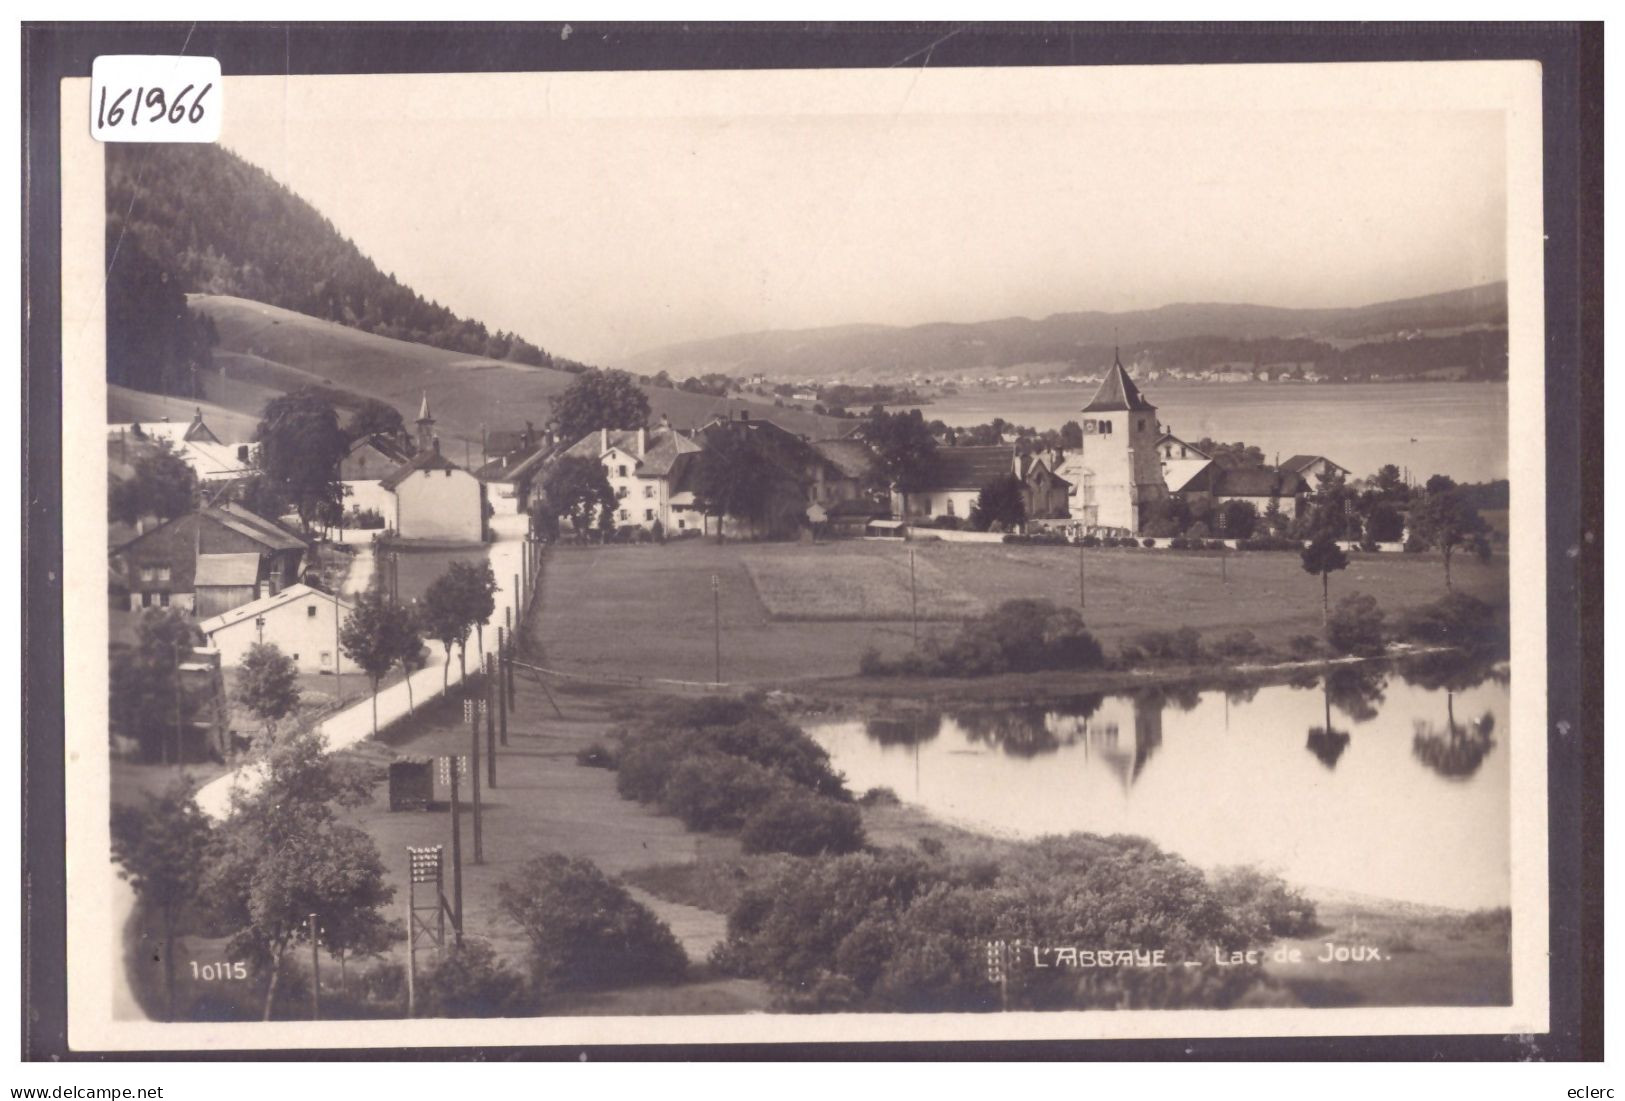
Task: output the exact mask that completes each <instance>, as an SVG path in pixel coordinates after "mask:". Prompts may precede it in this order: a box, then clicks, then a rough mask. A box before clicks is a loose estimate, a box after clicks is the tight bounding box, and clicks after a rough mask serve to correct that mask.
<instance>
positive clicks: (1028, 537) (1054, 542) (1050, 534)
mask: <svg viewBox="0 0 1625 1101" xmlns="http://www.w3.org/2000/svg"><path fill="white" fill-rule="evenodd" d="M1003 541H1004V542H1006V543H1013V544H1015V545H1017V546H1024V547H1064V546H1066V545H1067V539H1066V536H1065V535H1062V534H1061V533H1060V532H1058V531H1034V532H1029V533H1027V534H1025V535H1006V536H1005V537H1004V540H1003Z"/></svg>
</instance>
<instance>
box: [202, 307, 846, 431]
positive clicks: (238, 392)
mask: <svg viewBox="0 0 1625 1101" xmlns="http://www.w3.org/2000/svg"><path fill="white" fill-rule="evenodd" d="M189 302H190V305H191V307H192V309H193V310H195V311H196V312H197V313H199V314H200V315H202V316H204V317H207V318H208V319H209V321H210V322H211V323H212V324H213V326H214V330H215V332H216V333H217V334H218V339H219V342H218V344H217V345H216V346H215V348H214V352H213V360H214V363H215V366H216V370H215V371H214V372H204V373H201V374H200V382H201V384H202V387H203V390H204V393H203V395H202V396H203V397H204V398H206V399H208V400H209V401H211V402H214V403H217V404H219V405H221V406H224V407H226V408H228V409H232V410H236V411H238V412H241V413H244V414H248V415H251V416H254V417H255V418H256V419H257V418H258V415H259V411H260V410H261V409H262V408H263V407H264V405H265V401H266V400H267V399H268V398H269V397H271V396H274V395H275V394H278V393H284V392H286V391H289V390H295V389H298V388H299V387H301V386H312V385H314V386H331V387H335V388H337V389H339V390H343V391H347V392H349V393H353V394H357V395H360V396H362V397H371V398H377V399H379V400H380V401H384V402H386V403H388V404H390V405H392V406H394V407H395V408H396V409H399V410H400V411H401V415H402V416H403V417H404V418H405V419H406V421H407V423H408V424H410V423H411V422H412V421H413V419H415V418H416V416H417V413H418V405H419V402H420V401H421V400H422V396H423V394H424V393H427V394H428V396H429V404H430V407H431V408H432V409H433V411H434V415H435V418H436V422H437V423H436V426H435V427H436V431H438V432H439V433H440V435H441V436H442V437H444V438H446V439H448V440H462V441H467V442H469V443H470V444H471V445H473V446H474V447H475V448H478V446H479V441H480V438H481V433H482V430H484V429H513V428H520V427H523V426H524V423H525V421H527V420H529V421H532V422H533V423H534V424H536V425H537V426H538V427H540V426H541V425H543V424H545V423H546V422H547V420H548V418H549V417H550V416H551V408H550V404H549V399H551V398H552V397H553V395H555V394H558V393H559V392H561V391H562V390H563V389H564V388H565V387H567V386H568V385H570V382H571V381H572V380H573V379H574V377H575V376H574V375H573V374H571V373H570V372H567V371H562V370H554V369H550V368H546V367H529V366H524V365H522V364H516V363H513V362H510V361H506V360H495V359H486V358H484V357H479V356H469V355H467V354H464V353H460V352H455V351H448V350H446V349H442V348H432V347H429V346H427V345H424V344H415V343H412V342H409V341H404V340H395V339H392V338H389V337H383V336H378V335H376V334H374V333H364V332H361V331H360V330H357V329H352V328H348V327H346V326H344V325H339V324H335V323H333V322H331V321H323V320H320V319H318V318H314V317H308V316H306V315H304V314H300V313H295V312H294V311H292V310H286V309H281V308H279V307H276V306H268V305H266V304H265V303H263V302H254V301H250V300H248V299H244V298H234V297H229V296H217V295H192V296H190V299H189ZM646 392H647V393H648V395H649V404H650V406H651V408H652V410H653V415H654V416H655V417H656V418H659V417H660V415H661V414H663V413H664V414H666V415H667V416H669V417H671V420H672V423H673V424H674V425H676V426H677V427H679V428H689V427H694V426H697V425H699V424H701V423H703V422H705V421H706V420H709V419H710V418H711V417H713V416H715V415H717V414H718V413H721V412H725V411H731V410H738V409H748V410H750V411H751V415H752V416H756V417H771V418H772V419H773V420H774V421H776V422H778V423H779V424H780V425H781V426H782V427H784V428H787V429H789V430H790V431H792V432H798V433H802V434H805V435H808V436H815V437H816V436H821V435H834V434H837V433H838V432H839V431H841V430H842V427H843V425H842V422H840V421H836V420H833V419H831V418H828V417H819V416H816V415H814V414H811V413H806V412H801V411H799V410H792V409H779V408H774V407H773V406H771V405H768V404H764V403H760V402H757V403H749V402H743V401H740V400H739V399H737V398H734V399H723V398H715V397H710V396H707V395H704V394H690V393H686V392H683V391H678V390H666V389H660V388H653V387H650V388H647V389H646ZM172 400H178V399H172ZM475 454H476V455H477V452H475ZM452 457H453V458H456V459H459V460H461V458H462V454H461V453H460V452H459V451H457V450H456V449H453V452H452Z"/></svg>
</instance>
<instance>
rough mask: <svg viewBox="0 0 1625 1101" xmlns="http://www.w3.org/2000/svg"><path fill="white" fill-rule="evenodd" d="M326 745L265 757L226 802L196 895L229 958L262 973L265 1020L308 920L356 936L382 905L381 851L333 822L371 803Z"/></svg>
mask: <svg viewBox="0 0 1625 1101" xmlns="http://www.w3.org/2000/svg"><path fill="white" fill-rule="evenodd" d="M325 748H326V747H325V745H324V744H323V739H322V736H321V735H320V734H318V733H316V732H314V731H303V732H300V733H299V734H298V735H296V736H294V737H291V738H287V739H285V740H283V741H282V742H281V743H279V744H277V745H274V746H272V747H271V748H270V750H269V752H268V753H267V755H266V758H265V761H264V768H263V771H262V782H261V784H260V785H259V786H258V787H257V788H255V789H253V790H252V791H250V790H248V789H247V788H245V787H238V788H236V789H235V790H234V791H233V794H232V813H231V815H230V817H229V818H227V819H226V821H225V822H224V823H223V824H222V825H221V826H220V827H219V828H218V829H217V831H216V839H217V843H216V844H215V846H214V848H213V851H212V852H211V853H210V855H209V857H208V860H207V862H206V869H207V870H206V872H205V873H204V877H203V882H202V884H201V889H200V896H201V897H203V898H205V899H207V900H208V901H209V902H210V903H211V905H212V906H213V907H214V908H215V911H216V916H217V918H218V919H219V921H220V923H221V924H222V925H224V926H225V927H226V928H227V929H229V930H230V938H229V940H228V942H227V951H228V952H230V953H231V954H232V955H233V956H235V957H237V958H239V959H245V960H250V961H252V962H254V963H255V964H256V965H257V966H258V967H259V968H260V969H261V970H263V972H264V973H265V974H266V985H265V1004H264V1019H266V1020H270V1018H271V1011H272V1009H273V1007H274V1006H275V1004H276V993H277V987H278V985H279V983H280V980H281V976H282V965H283V962H284V961H285V959H286V958H287V953H288V949H289V948H290V947H291V946H293V945H294V944H296V943H299V942H301V941H304V940H306V939H307V938H308V936H309V933H310V928H309V925H308V923H307V918H308V917H309V915H311V914H315V915H316V916H317V918H318V922H319V923H320V924H326V923H329V922H331V923H333V925H334V926H335V927H337V928H353V927H355V924H356V923H357V922H360V921H368V920H370V919H365V918H361V917H359V916H358V915H361V914H364V913H365V912H366V911H369V910H370V911H374V912H375V913H376V912H377V911H379V910H381V908H382V907H384V906H387V905H388V904H389V902H390V900H391V899H393V898H394V896H395V889H394V888H393V887H390V886H388V885H387V884H386V883H385V881H384V864H383V860H382V859H381V857H380V856H379V853H378V846H377V845H375V844H374V843H373V840H372V838H371V837H369V836H368V835H367V834H366V833H365V832H363V831H362V830H360V829H357V828H356V827H354V826H351V825H348V824H347V823H343V822H340V821H339V820H338V812H337V810H336V808H337V807H356V806H360V805H361V804H363V803H365V802H366V801H367V799H368V798H369V797H370V794H371V788H372V783H371V779H370V777H369V776H368V775H367V773H366V771H365V770H364V769H362V768H359V767H357V766H354V765H345V764H340V763H338V762H337V761H335V760H334V759H333V758H331V757H329V756H327V755H326V752H325Z"/></svg>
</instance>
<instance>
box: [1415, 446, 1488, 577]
mask: <svg viewBox="0 0 1625 1101" xmlns="http://www.w3.org/2000/svg"><path fill="white" fill-rule="evenodd" d="M1436 483H1437V486H1436ZM1428 486H1429V487H1430V488H1429V489H1428V490H1427V492H1426V493H1425V494H1423V496H1422V499H1421V500H1420V501H1418V502H1417V503H1416V504H1414V505H1412V506H1411V534H1412V535H1413V536H1415V537H1416V538H1417V539H1419V540H1420V541H1421V542H1422V544H1423V545H1424V546H1429V547H1436V548H1438V551H1439V553H1440V554H1441V555H1443V556H1444V587H1445V588H1446V589H1452V588H1453V585H1452V583H1451V578H1450V559H1451V557H1452V556H1454V554H1455V553H1456V551H1458V550H1460V549H1461V548H1462V547H1470V548H1472V549H1473V550H1474V551H1475V552H1477V554H1478V556H1479V557H1480V558H1488V557H1489V555H1490V541H1489V525H1488V524H1486V523H1485V522H1484V518H1483V517H1482V516H1480V515H1479V514H1478V510H1477V509H1476V508H1474V507H1473V506H1472V505H1470V504H1468V503H1467V501H1466V499H1465V497H1464V496H1463V494H1462V492H1461V490H1460V489H1459V488H1457V486H1456V484H1455V483H1454V482H1451V481H1450V479H1448V478H1446V477H1444V475H1442V474H1436V475H1434V476H1433V477H1432V478H1429V479H1428Z"/></svg>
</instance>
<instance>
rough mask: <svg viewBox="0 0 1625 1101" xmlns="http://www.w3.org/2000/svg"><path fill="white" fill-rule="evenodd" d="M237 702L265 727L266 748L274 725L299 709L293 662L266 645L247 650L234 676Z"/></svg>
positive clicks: (297, 686) (274, 733) (296, 679)
mask: <svg viewBox="0 0 1625 1101" xmlns="http://www.w3.org/2000/svg"><path fill="white" fill-rule="evenodd" d="M237 702H238V703H240V704H242V705H243V706H244V707H245V708H247V709H248V711H249V713H250V714H252V715H253V716H254V717H255V718H257V719H259V720H260V722H261V723H263V724H264V725H265V742H266V744H267V745H269V744H270V741H271V739H272V738H274V737H276V726H277V723H279V722H281V721H282V720H283V719H285V718H287V717H288V716H289V715H290V714H292V713H293V709H294V708H295V707H297V706H298V705H299V670H298V669H297V668H296V667H295V666H294V664H293V659H292V658H290V657H288V656H287V655H286V654H284V653H283V652H282V651H281V650H279V649H277V647H276V646H275V645H273V644H272V643H269V642H256V643H255V644H254V645H253V646H250V647H249V648H248V653H246V654H244V655H243V663H242V666H241V671H240V672H239V673H238V676H237Z"/></svg>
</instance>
